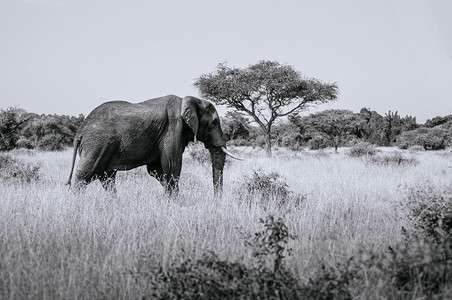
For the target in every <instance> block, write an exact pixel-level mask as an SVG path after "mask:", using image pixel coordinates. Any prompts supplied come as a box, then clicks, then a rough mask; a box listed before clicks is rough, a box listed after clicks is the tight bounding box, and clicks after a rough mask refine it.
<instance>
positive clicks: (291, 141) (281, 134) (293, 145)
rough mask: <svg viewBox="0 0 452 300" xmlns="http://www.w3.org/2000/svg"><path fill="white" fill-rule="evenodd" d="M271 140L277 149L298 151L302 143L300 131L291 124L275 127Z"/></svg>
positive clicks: (281, 124)
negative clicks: (285, 148)
mask: <svg viewBox="0 0 452 300" xmlns="http://www.w3.org/2000/svg"><path fill="white" fill-rule="evenodd" d="M272 139H273V140H274V141H275V143H276V145H277V146H278V147H287V148H289V149H291V150H297V149H299V148H300V147H301V145H302V142H303V137H302V136H301V134H300V130H299V129H298V127H297V126H296V125H295V124H293V123H291V122H282V123H280V124H277V125H275V126H274V132H273V134H272Z"/></svg>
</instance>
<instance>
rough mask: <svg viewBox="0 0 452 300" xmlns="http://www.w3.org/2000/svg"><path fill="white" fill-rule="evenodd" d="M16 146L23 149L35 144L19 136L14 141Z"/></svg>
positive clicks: (31, 147) (32, 147)
mask: <svg viewBox="0 0 452 300" xmlns="http://www.w3.org/2000/svg"><path fill="white" fill-rule="evenodd" d="M16 147H17V148H23V149H34V148H35V145H34V143H33V142H32V141H30V140H29V139H27V138H26V137H23V136H21V137H20V138H19V139H18V140H17V142H16Z"/></svg>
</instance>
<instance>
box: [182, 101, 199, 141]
mask: <svg viewBox="0 0 452 300" xmlns="http://www.w3.org/2000/svg"><path fill="white" fill-rule="evenodd" d="M199 101H200V100H199V99H196V98H194V97H185V98H184V99H182V106H181V115H182V119H184V121H185V123H187V125H188V126H189V127H190V128H191V130H192V131H193V133H194V134H195V139H194V141H195V142H196V135H197V134H198V128H199V119H198V105H199V103H198V102H199Z"/></svg>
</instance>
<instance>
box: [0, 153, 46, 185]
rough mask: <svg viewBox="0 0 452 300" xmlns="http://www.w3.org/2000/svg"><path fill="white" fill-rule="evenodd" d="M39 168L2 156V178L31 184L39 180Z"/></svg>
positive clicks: (0, 164)
mask: <svg viewBox="0 0 452 300" xmlns="http://www.w3.org/2000/svg"><path fill="white" fill-rule="evenodd" d="M39 168H40V167H39V166H36V165H31V164H28V163H25V162H22V161H20V160H18V159H16V158H13V157H11V156H10V155H7V154H0V178H1V179H2V180H13V181H19V182H26V183H30V182H33V181H38V180H39Z"/></svg>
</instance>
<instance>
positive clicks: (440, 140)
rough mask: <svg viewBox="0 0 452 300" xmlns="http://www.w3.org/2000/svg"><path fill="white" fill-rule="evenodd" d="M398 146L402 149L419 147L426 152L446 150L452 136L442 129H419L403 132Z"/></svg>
mask: <svg viewBox="0 0 452 300" xmlns="http://www.w3.org/2000/svg"><path fill="white" fill-rule="evenodd" d="M397 145H398V146H399V148H401V149H408V148H409V147H411V146H414V145H418V146H422V147H423V148H424V149H425V150H444V149H445V148H446V147H447V146H448V145H450V136H449V134H448V131H447V130H445V129H442V128H425V127H424V128H418V129H416V130H410V131H405V132H402V134H401V135H400V136H399V137H398V138H397Z"/></svg>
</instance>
